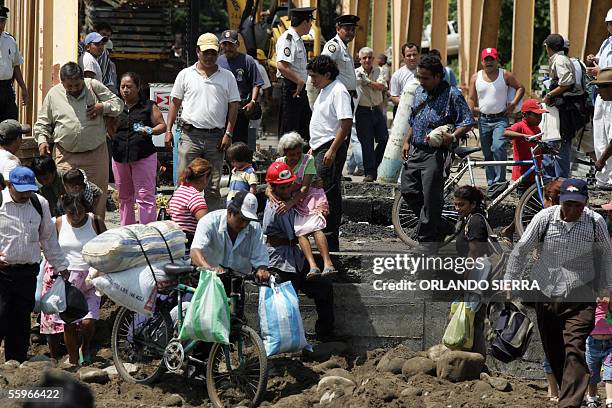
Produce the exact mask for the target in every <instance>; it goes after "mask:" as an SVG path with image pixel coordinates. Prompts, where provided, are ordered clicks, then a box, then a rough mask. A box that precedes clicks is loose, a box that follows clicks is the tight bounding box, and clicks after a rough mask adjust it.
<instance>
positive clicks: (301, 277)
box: [270, 268, 334, 336]
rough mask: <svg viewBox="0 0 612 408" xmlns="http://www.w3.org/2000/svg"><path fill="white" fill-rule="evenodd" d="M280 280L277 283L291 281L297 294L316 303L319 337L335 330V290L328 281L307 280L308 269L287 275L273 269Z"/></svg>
mask: <svg viewBox="0 0 612 408" xmlns="http://www.w3.org/2000/svg"><path fill="white" fill-rule="evenodd" d="M270 272H271V273H275V274H276V275H277V276H278V278H279V280H277V283H282V282H287V281H291V284H292V285H293V288H294V289H295V291H296V292H298V291H301V292H302V293H304V294H305V295H306V296H308V297H309V298H310V299H313V300H314V302H315V307H316V309H317V322H316V323H315V332H316V333H317V336H325V335H329V334H331V333H332V331H333V329H334V289H333V286H332V283H331V281H330V280H328V279H324V278H321V277H317V278H315V279H311V280H306V269H305V268H304V270H303V271H302V272H300V273H287V272H282V271H280V270H278V269H274V268H271V269H270Z"/></svg>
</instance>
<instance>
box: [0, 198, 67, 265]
mask: <svg viewBox="0 0 612 408" xmlns="http://www.w3.org/2000/svg"><path fill="white" fill-rule="evenodd" d="M0 194H2V206H0V251H1V252H3V253H4V255H1V256H0V260H2V261H4V262H6V263H8V264H9V265H19V264H34V263H38V262H40V250H41V248H42V252H43V253H44V254H45V257H46V258H47V260H48V261H49V263H50V264H51V265H52V266H53V267H54V268H55V270H56V271H64V270H66V269H67V268H68V261H67V260H66V257H65V256H64V253H63V252H62V249H61V248H60V246H59V244H58V242H57V231H56V230H55V224H54V223H53V221H51V213H50V212H49V203H48V202H47V200H45V198H44V197H42V196H40V195H39V196H38V200H39V201H40V205H41V207H42V213H43V216H42V218H41V216H40V215H39V214H38V211H36V209H35V208H34V206H33V205H32V203H31V202H30V200H28V201H27V202H25V203H16V202H15V201H14V200H13V197H11V194H10V192H9V189H8V188H5V189H4V190H3V191H2V192H0Z"/></svg>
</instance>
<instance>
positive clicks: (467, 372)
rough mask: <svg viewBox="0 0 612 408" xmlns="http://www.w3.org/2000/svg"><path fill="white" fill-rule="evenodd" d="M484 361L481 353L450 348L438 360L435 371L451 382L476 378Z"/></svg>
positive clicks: (478, 376) (440, 376)
mask: <svg viewBox="0 0 612 408" xmlns="http://www.w3.org/2000/svg"><path fill="white" fill-rule="evenodd" d="M484 362H485V359H484V357H483V356H482V355H481V354H478V353H470V352H468V351H456V350H451V351H449V352H447V353H444V354H443V355H442V356H441V357H440V359H439V360H438V363H437V366H436V373H437V375H438V377H439V378H442V379H444V380H448V381H451V382H458V381H469V380H476V379H478V378H480V373H481V372H482V368H483V367H484Z"/></svg>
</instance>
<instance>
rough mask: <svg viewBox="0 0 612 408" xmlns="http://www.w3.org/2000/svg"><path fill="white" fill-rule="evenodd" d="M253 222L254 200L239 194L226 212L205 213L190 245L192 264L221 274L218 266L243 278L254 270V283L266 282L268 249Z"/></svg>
mask: <svg viewBox="0 0 612 408" xmlns="http://www.w3.org/2000/svg"><path fill="white" fill-rule="evenodd" d="M257 221H258V218H257V197H255V195H254V194H252V193H247V192H245V191H239V192H238V193H237V194H236V195H235V196H234V198H233V199H232V201H231V202H230V203H229V204H228V206H227V209H221V210H216V211H212V212H209V213H207V214H206V215H205V216H204V217H202V218H200V221H198V226H197V228H196V232H195V234H194V237H193V244H191V260H192V262H193V264H194V265H197V266H202V267H205V268H209V269H216V270H218V271H219V273H221V274H222V273H223V269H222V268H221V266H223V267H226V268H230V269H233V270H234V271H236V272H238V273H242V274H245V275H248V274H250V273H251V271H252V270H253V269H254V270H256V274H255V276H256V278H257V279H258V280H260V281H267V280H268V277H269V276H270V274H269V273H268V263H269V258H268V250H267V249H266V245H265V243H264V239H263V234H262V232H261V226H260V225H259V223H258V222H257Z"/></svg>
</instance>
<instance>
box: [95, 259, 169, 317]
mask: <svg viewBox="0 0 612 408" xmlns="http://www.w3.org/2000/svg"><path fill="white" fill-rule="evenodd" d="M92 282H93V285H94V286H95V287H96V290H97V291H99V292H101V293H103V294H105V295H106V296H108V297H109V298H110V299H111V300H112V301H113V302H115V303H117V304H118V305H121V306H123V307H125V308H127V309H130V310H132V311H134V312H137V313H140V314H143V315H145V316H148V317H150V316H153V308H154V307H155V298H156V296H157V287H156V286H155V279H154V278H153V273H152V272H151V270H150V269H149V267H148V266H147V267H142V268H138V269H137V268H134V269H129V270H127V271H123V272H116V273H109V274H106V275H102V276H98V277H96V278H94V279H93V280H92Z"/></svg>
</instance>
